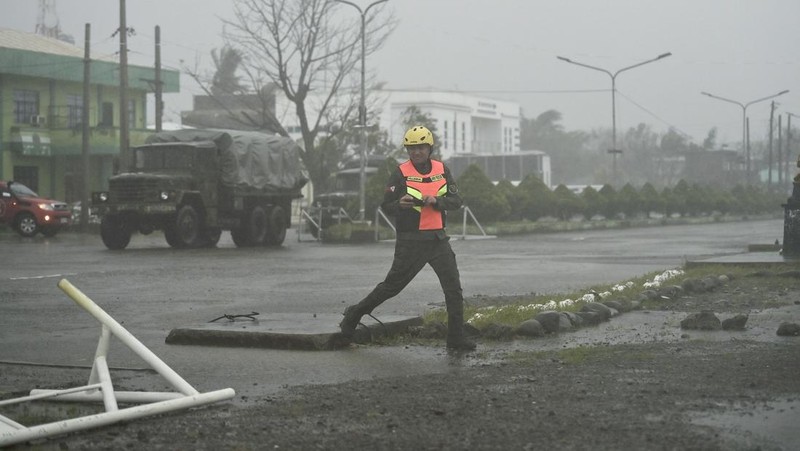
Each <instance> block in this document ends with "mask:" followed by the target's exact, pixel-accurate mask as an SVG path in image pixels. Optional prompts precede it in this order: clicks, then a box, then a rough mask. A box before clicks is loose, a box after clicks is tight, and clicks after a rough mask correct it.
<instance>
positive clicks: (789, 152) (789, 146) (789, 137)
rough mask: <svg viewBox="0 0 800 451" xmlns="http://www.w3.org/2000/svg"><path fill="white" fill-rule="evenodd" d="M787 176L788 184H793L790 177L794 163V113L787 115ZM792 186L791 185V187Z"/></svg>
mask: <svg viewBox="0 0 800 451" xmlns="http://www.w3.org/2000/svg"><path fill="white" fill-rule="evenodd" d="M786 116H788V117H787V118H786V168H785V169H786V174H785V177H784V178H785V179H786V181H787V182H790V183H791V182H792V178H791V177H790V176H789V165H790V164H791V163H790V162H791V161H792V116H794V114H792V113H786ZM790 186H791V185H790Z"/></svg>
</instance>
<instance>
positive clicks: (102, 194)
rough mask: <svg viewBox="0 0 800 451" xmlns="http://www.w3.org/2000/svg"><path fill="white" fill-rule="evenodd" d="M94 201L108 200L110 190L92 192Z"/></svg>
mask: <svg viewBox="0 0 800 451" xmlns="http://www.w3.org/2000/svg"><path fill="white" fill-rule="evenodd" d="M92 202H93V203H103V202H108V192H106V191H98V192H94V193H92Z"/></svg>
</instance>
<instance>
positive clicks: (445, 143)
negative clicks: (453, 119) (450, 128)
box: [444, 121, 447, 149]
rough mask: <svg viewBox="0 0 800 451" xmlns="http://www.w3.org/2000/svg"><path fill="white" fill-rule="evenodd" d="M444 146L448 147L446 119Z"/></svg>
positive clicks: (445, 122) (445, 123)
mask: <svg viewBox="0 0 800 451" xmlns="http://www.w3.org/2000/svg"><path fill="white" fill-rule="evenodd" d="M444 148H445V149H447V121H444Z"/></svg>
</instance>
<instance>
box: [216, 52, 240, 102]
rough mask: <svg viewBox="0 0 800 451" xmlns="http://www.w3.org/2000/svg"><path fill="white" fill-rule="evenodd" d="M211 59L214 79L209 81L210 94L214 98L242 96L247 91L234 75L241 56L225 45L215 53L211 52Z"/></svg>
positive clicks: (238, 77)
mask: <svg viewBox="0 0 800 451" xmlns="http://www.w3.org/2000/svg"><path fill="white" fill-rule="evenodd" d="M211 59H212V60H213V61H214V68H215V72H214V78H212V79H211V88H210V90H211V94H212V95H214V96H220V95H233V94H242V93H244V92H246V91H247V88H245V87H244V86H243V85H242V84H241V82H240V79H241V77H240V76H238V75H236V71H237V70H238V69H239V65H240V64H241V62H242V55H241V54H240V53H239V51H238V50H236V49H234V48H232V47H231V46H229V45H225V46H223V47H222V49H220V50H219V51H217V49H213V50H211Z"/></svg>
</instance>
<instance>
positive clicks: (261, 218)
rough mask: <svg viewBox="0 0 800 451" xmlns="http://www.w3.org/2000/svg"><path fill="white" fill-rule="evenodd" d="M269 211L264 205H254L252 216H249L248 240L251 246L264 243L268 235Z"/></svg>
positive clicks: (247, 226) (246, 228) (246, 227)
mask: <svg viewBox="0 0 800 451" xmlns="http://www.w3.org/2000/svg"><path fill="white" fill-rule="evenodd" d="M267 221H268V218H267V212H266V211H264V208H262V207H254V208H253V209H252V210H251V211H250V217H249V218H247V225H246V226H245V230H247V241H248V243H249V244H250V245H251V246H259V245H262V244H264V239H265V238H266V236H267V228H268V227H269V225H268V222H267Z"/></svg>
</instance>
